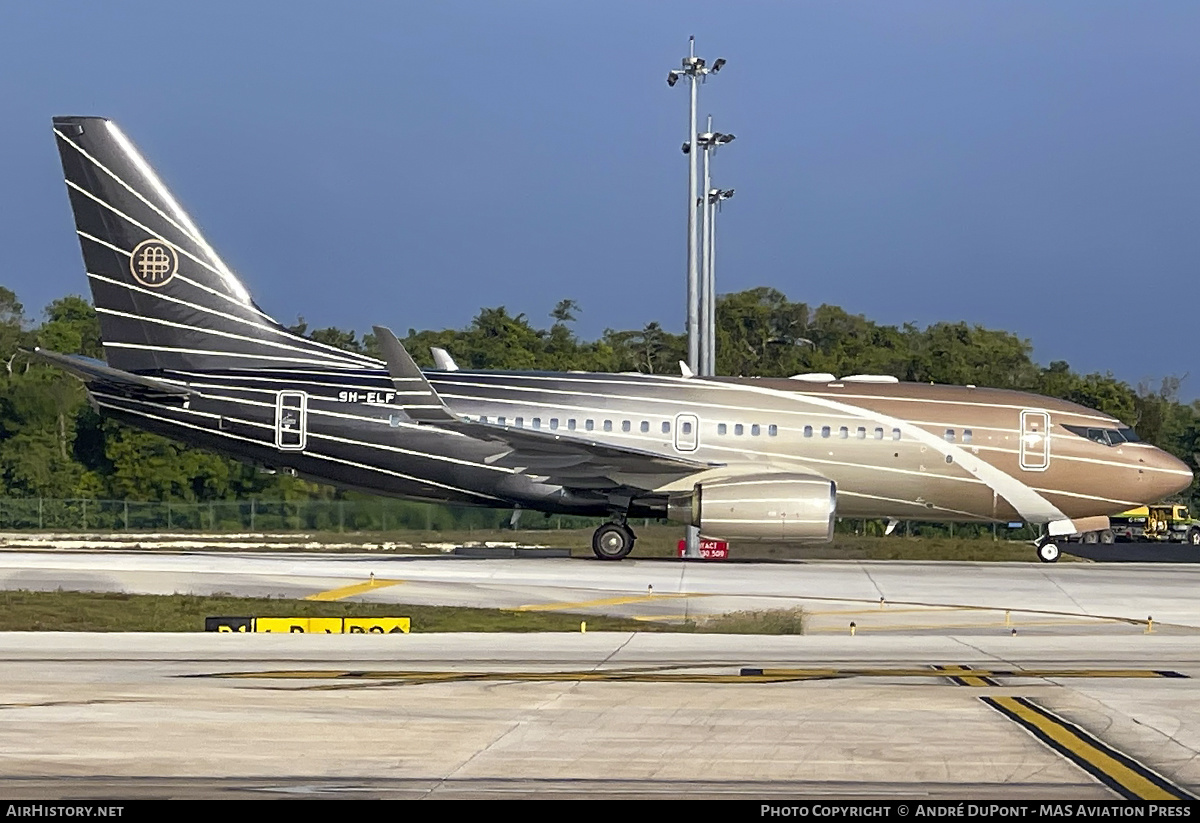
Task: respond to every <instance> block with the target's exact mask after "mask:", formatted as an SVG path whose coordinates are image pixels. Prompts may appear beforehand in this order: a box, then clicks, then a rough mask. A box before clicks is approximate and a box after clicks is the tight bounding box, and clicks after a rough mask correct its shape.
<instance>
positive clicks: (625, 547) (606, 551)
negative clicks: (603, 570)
mask: <svg viewBox="0 0 1200 823" xmlns="http://www.w3.org/2000/svg"><path fill="white" fill-rule="evenodd" d="M635 540H637V537H636V536H635V535H634V533H633V532H632V531H631V530H630V528H629V527H628V526H625V525H622V524H620V523H605V524H604V525H603V526H601V527H600V528H598V529H596V531H595V533H594V534H593V535H592V551H593V552H595V554H596V557H598V558H600V559H601V560H620V559H622V558H624V557H625V556H626V555H628V554H629V553H630V552H631V551H633V543H634V541H635Z"/></svg>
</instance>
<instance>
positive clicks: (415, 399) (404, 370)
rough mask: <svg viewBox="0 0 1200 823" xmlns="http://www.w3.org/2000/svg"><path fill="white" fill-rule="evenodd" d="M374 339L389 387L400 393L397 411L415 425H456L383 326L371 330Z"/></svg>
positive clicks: (400, 345)
mask: <svg viewBox="0 0 1200 823" xmlns="http://www.w3.org/2000/svg"><path fill="white" fill-rule="evenodd" d="M374 329H375V339H376V340H378V341H379V347H380V348H381V349H383V359H384V360H385V361H387V370H388V375H389V376H391V378H392V385H393V386H395V387H396V391H397V392H399V393H400V399H401V401H402V402H401V403H400V404H399V406H400V408H401V409H402V410H403V411H404V413H405V414H407V415H408V416H409V417H411V418H412V419H413V420H416V421H417V422H418V423H447V422H451V421H457V420H458V418H457V417H455V416H454V415H453V414H452V413H451V412H450V410H449V409H448V408H446V404H445V403H443V402H442V398H440V397H438V393H437V390H435V389H434V388H433V386H431V385H429V381H428V380H426V379H425V375H424V374H422V373H421V370H420V369H419V368H417V364H416V363H415V362H413V359H412V357H411V356H410V355H409V353H408V351H407V350H406V349H405V348H404V344H403V343H401V342H400V341H399V340H398V339H397V338H396V335H395V334H393V333H392V330H391V329H389V328H387V327H386V326H375V327H374Z"/></svg>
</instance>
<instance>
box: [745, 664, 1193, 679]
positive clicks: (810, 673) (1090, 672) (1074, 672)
mask: <svg viewBox="0 0 1200 823" xmlns="http://www.w3.org/2000/svg"><path fill="white" fill-rule="evenodd" d="M967 671H969V672H970V676H971V677H973V678H995V677H1032V678H1053V677H1121V678H1158V677H1167V678H1176V677H1179V678H1187V675H1186V674H1180V673H1179V672H1175V671H1168V670H1163V669H972V668H970V667H969V666H944V667H943V666H936V665H935V666H931V667H929V668H913V667H897V668H879V669H752V668H743V669H742V675H743V676H746V677H775V678H780V679H785V678H797V679H800V678H805V677H814V676H824V677H954V676H956V675H957V676H961V675H962V673H963V672H967Z"/></svg>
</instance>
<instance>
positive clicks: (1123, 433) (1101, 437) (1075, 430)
mask: <svg viewBox="0 0 1200 823" xmlns="http://www.w3.org/2000/svg"><path fill="white" fill-rule="evenodd" d="M1063 428H1064V429H1066V430H1067V431H1069V432H1071V434H1077V435H1079V436H1080V437H1086V438H1087V439H1088V440H1091V441H1093V442H1095V443H1099V444H1100V445H1101V446H1119V445H1121V444H1122V443H1137V442H1138V436H1137V434H1136V433H1135V432H1134V431H1133V429H1100V428H1096V427H1095V426H1067V425H1065V424H1064V425H1063Z"/></svg>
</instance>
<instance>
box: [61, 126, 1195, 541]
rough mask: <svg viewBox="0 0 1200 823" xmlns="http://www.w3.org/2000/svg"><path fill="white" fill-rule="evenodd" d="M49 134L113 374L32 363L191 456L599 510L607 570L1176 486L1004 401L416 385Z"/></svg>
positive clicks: (168, 204)
mask: <svg viewBox="0 0 1200 823" xmlns="http://www.w3.org/2000/svg"><path fill="white" fill-rule="evenodd" d="M54 132H55V139H56V142H57V144H58V148H59V153H60V155H61V158H62V163H63V171H64V175H65V178H66V183H67V191H68V195H69V197H70V200H71V206H72V209H73V211H74V214H75V223H76V232H77V234H78V237H79V242H80V246H81V249H82V252H83V260H84V265H85V269H86V272H87V276H88V280H89V282H90V285H91V289H92V295H93V298H94V300H95V305H96V310H97V312H98V314H99V318H100V324H101V333H102V337H103V340H104V347H105V356H106V361H107V362H106V363H105V362H100V361H95V360H90V359H88V358H81V357H74V356H66V355H60V354H56V353H54V352H40V354H42V355H43V356H44V357H46V358H47V359H49V360H51V361H52V362H54V363H55V364H57V365H59V366H61V367H63V368H65V369H67V370H69V371H71V372H72V373H74V374H76V375H77V376H79V377H80V378H81V379H83V380H84V381H85V382H86V384H87V388H88V391H89V395H90V397H91V398H92V400H93V402H94V403H95V404H96V405H97V407H98V408H100V409H101V410H102V411H103V412H105V413H106V414H111V415H113V416H114V417H117V418H120V419H121V420H124V421H125V422H128V423H130V424H132V425H135V426H138V427H140V428H143V429H147V430H149V431H153V432H157V433H159V434H163V435H167V436H169V437H174V438H177V439H179V440H182V441H185V442H188V443H193V444H196V445H198V446H202V447H204V448H210V449H213V450H216V451H220V452H223V453H226V454H229V455H233V456H235V457H238V458H240V459H244V460H247V461H251V462H254V463H257V464H260V465H264V466H269V467H273V468H279V469H284V470H288V471H293V472H295V473H297V474H300V475H303V476H305V477H309V478H312V479H315V480H319V481H322V482H327V483H333V484H336V485H338V486H341V487H344V488H353V489H360V490H364V491H370V492H374V493H381V494H387V495H393V496H398V497H406V498H411V499H420V500H431V501H448V502H456V503H468V504H475V505H484V506H499V507H511V506H522V507H526V508H532V509H537V510H541V511H546V512H562V513H578V514H589V515H600V516H604V515H608V516H610V518H611V519H610V522H607V523H605V525H603V526H601V527H600V528H599V529H597V531H596V536H595V538H594V540H593V547H594V548H595V550H596V553H597V555H598V556H600V557H602V558H605V559H619V558H620V557H624V556H625V555H626V554H628V553H629V551H630V549H631V548H632V546H633V542H634V539H635V538H634V535H633V532H632V530H631V529H630V528H629V526H628V525H627V523H626V519H627V518H628V517H631V516H632V517H662V516H669V517H671V518H673V519H676V520H679V521H681V522H686V523H690V524H694V525H698V526H700V527H701V528H702V530H703V531H704V533H705V534H706V535H708V536H711V537H717V538H726V539H732V540H782V541H805V540H811V541H821V540H828V539H829V538H830V536H831V533H832V527H833V522H834V518H835V516H846V517H886V518H894V519H906V518H907V519H921V520H957V521H976V522H995V521H1001V522H1004V521H1009V520H1024V521H1028V522H1033V523H1045V524H1049V527H1048V532H1049V536H1050V537H1051V538H1052V537H1053V536H1054V535H1060V534H1067V533H1070V532H1073V531H1077V530H1091V529H1095V528H1103V527H1104V526H1103V525H1099V524H1101V523H1102V522H1103V521H1106V518H1107V515H1109V514H1114V513H1116V512H1120V511H1123V510H1125V509H1128V508H1130V507H1131V506H1133V505H1136V504H1139V503H1144V502H1148V501H1155V500H1158V499H1160V498H1162V497H1164V496H1167V495H1169V494H1171V493H1173V492H1175V491H1178V490H1180V489H1182V488H1184V487H1186V486H1187V485H1188V484H1189V483H1190V482H1191V478H1192V475H1191V472H1190V471H1189V470H1188V469H1187V467H1186V466H1185V465H1184V464H1183V463H1181V462H1180V461H1178V460H1176V459H1175V458H1173V457H1171V456H1169V455H1167V454H1165V453H1163V452H1162V451H1160V450H1158V449H1156V448H1154V447H1152V446H1150V445H1148V444H1144V443H1139V442H1136V439H1135V437H1134V436H1133V434H1132V432H1131V430H1129V429H1127V428H1126V427H1125V426H1123V425H1122V424H1121V423H1120V422H1118V421H1117V420H1114V419H1113V418H1111V417H1108V416H1106V415H1103V414H1101V413H1099V412H1095V411H1092V410H1090V409H1086V408H1084V407H1082V406H1078V405H1075V404H1072V403H1067V402H1065V401H1060V400H1053V399H1050V398H1045V397H1039V396H1036V395H1029V394H1023V393H1019V392H1012V391H1002V390H996V389H984V388H975V387H971V386H967V387H962V386H934V385H922V384H912V383H897V382H895V381H894V380H892V379H890V378H882V377H878V376H871V375H856V376H852V377H846V378H843V379H841V380H838V379H835V378H833V376H831V375H803V376H797V378H793V379H759V378H699V377H694V376H690V375H689V376H679V377H674V376H665V375H646V374H585V373H567V374H550V373H537V372H519V373H514V372H503V373H502V372H489V371H474V370H460V369H458V368H457V367H456V366H454V365H453V362H452V361H450V360H449V358H448V357H443V358H442V359H441V360H440V361H439V362H441V363H442V364H443V365H444V368H442V369H439V370H437V371H429V372H422V371H421V370H420V369H418V368H417V366H416V365H415V364H414V363H413V360H412V358H411V357H410V356H409V354H408V352H407V351H405V350H404V347H403V345H402V344H401V343H400V342H399V340H397V339H396V338H395V336H394V335H393V334H392V333H391V332H390V331H388V330H387V329H386V328H383V327H377V328H376V335H377V337H378V339H379V340H380V343H381V348H382V351H383V353H384V360H383V361H379V360H375V359H374V358H371V357H367V356H364V355H359V354H355V353H352V352H345V351H341V350H339V349H335V348H332V347H330V346H326V345H323V344H320V343H317V342H314V341H312V340H307V339H305V338H302V337H299V336H297V335H295V334H292V333H291V332H289V331H288V330H287V329H286V328H284V327H283V326H281V325H280V324H279V323H277V322H276V321H274V320H273V319H271V318H270V317H269V316H268V315H266V314H265V313H264V312H263V311H261V310H260V309H259V308H258V306H257V305H255V303H254V301H253V300H252V299H251V297H250V295H249V293H248V292H247V291H246V289H245V287H244V286H243V285H242V283H241V282H240V281H239V280H238V278H237V277H236V276H235V275H234V274H233V272H231V271H230V270H229V268H228V267H227V266H226V265H225V263H224V262H222V260H221V259H220V257H219V256H218V255H217V253H216V252H215V251H214V250H213V249H212V247H211V246H210V245H209V244H208V243H207V241H206V240H205V239H204V238H203V236H202V235H201V233H200V231H199V229H197V227H196V225H195V224H194V223H193V222H192V220H191V219H190V218H189V217H188V215H187V214H186V213H185V212H184V211H183V209H182V208H181V207H180V206H179V204H178V203H177V202H176V201H175V199H174V198H173V197H172V196H171V194H170V193H169V192H168V191H167V189H166V187H165V186H164V185H163V184H162V182H161V181H160V180H159V179H158V177H157V176H156V175H155V173H154V172H153V170H152V169H151V168H150V166H149V165H148V164H147V163H146V162H145V160H143V159H142V157H141V155H140V154H139V153H138V152H137V150H136V149H135V148H134V146H133V145H132V143H130V142H129V140H128V139H127V138H126V137H125V136H124V135H123V134H122V133H121V132H120V130H119V129H118V128H117V127H116V125H115V124H114V123H112V122H111V121H108V120H104V119H101V118H89V117H60V118H55V120H54ZM443 354H444V353H443ZM1104 525H1106V523H1105V524H1104ZM1045 546H1049V547H1050V549H1054V545H1053V541H1052V539H1048V540H1044V541H1040V542H1039V547H1040V548H1039V551H1040V553H1041V554H1042V557H1043V559H1053V558H1052V557H1049V556H1048V555H1050V554H1053V555H1054V556H1056V549H1054V551H1050V550H1046V549H1045Z"/></svg>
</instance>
